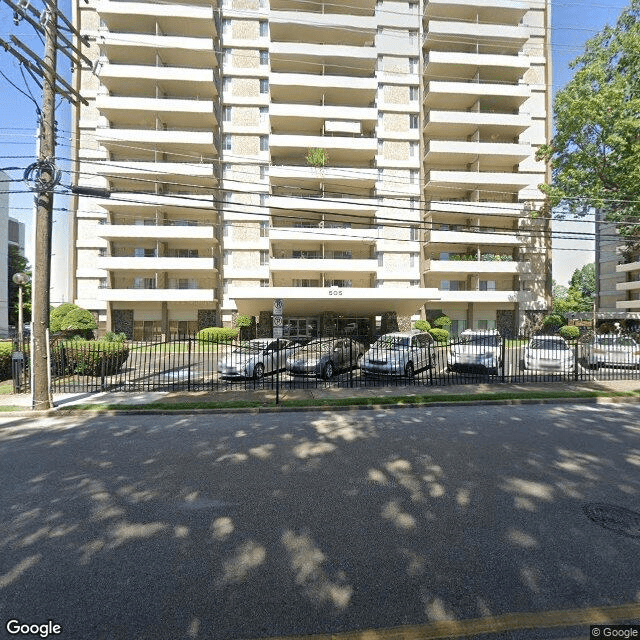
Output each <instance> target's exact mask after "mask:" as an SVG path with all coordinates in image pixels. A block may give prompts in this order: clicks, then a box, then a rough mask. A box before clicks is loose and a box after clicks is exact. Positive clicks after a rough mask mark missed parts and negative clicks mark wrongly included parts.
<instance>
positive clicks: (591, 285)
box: [569, 262, 596, 298]
mask: <svg viewBox="0 0 640 640" xmlns="http://www.w3.org/2000/svg"><path fill="white" fill-rule="evenodd" d="M569 289H577V290H578V291H580V293H581V294H582V295H583V296H584V297H587V298H591V297H592V296H593V294H594V293H595V292H596V263H595V262H591V263H589V264H585V265H584V267H581V268H579V269H576V270H575V271H574V272H573V275H572V276H571V280H570V281H569Z"/></svg>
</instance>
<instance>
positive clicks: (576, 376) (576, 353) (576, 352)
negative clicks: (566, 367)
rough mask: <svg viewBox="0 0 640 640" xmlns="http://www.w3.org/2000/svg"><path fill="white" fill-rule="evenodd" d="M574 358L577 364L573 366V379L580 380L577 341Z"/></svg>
mask: <svg viewBox="0 0 640 640" xmlns="http://www.w3.org/2000/svg"><path fill="white" fill-rule="evenodd" d="M573 357H574V360H575V364H574V366H573V379H574V380H578V377H579V376H578V341H577V340H576V342H575V344H574V346H573Z"/></svg>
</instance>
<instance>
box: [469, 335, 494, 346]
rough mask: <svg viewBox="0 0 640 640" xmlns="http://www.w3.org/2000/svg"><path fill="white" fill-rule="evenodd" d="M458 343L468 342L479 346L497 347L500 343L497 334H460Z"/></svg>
mask: <svg viewBox="0 0 640 640" xmlns="http://www.w3.org/2000/svg"><path fill="white" fill-rule="evenodd" d="M460 344H468V345H474V346H481V347H497V346H499V345H500V342H499V340H498V336H461V337H460Z"/></svg>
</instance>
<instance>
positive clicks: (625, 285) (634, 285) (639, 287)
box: [616, 280, 640, 292]
mask: <svg viewBox="0 0 640 640" xmlns="http://www.w3.org/2000/svg"><path fill="white" fill-rule="evenodd" d="M616 290H617V291H639V292H640V280H634V281H632V282H618V283H616Z"/></svg>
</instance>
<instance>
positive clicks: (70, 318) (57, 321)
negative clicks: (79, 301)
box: [50, 302, 98, 337]
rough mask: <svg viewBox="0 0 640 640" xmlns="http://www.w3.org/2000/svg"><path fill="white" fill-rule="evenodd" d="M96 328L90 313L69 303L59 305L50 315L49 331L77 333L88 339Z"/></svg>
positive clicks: (96, 325)
mask: <svg viewBox="0 0 640 640" xmlns="http://www.w3.org/2000/svg"><path fill="white" fill-rule="evenodd" d="M97 327H98V324H97V323H96V320H95V318H94V317H93V315H92V314H91V312H90V311H87V309H83V308H82V307H79V306H78V305H76V304H73V303H71V302H65V303H64V304H61V305H60V306H59V307H56V308H55V309H53V310H52V311H51V314H50V329H51V331H77V332H78V333H80V334H82V335H85V337H88V334H92V333H93V330H94V329H97Z"/></svg>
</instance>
